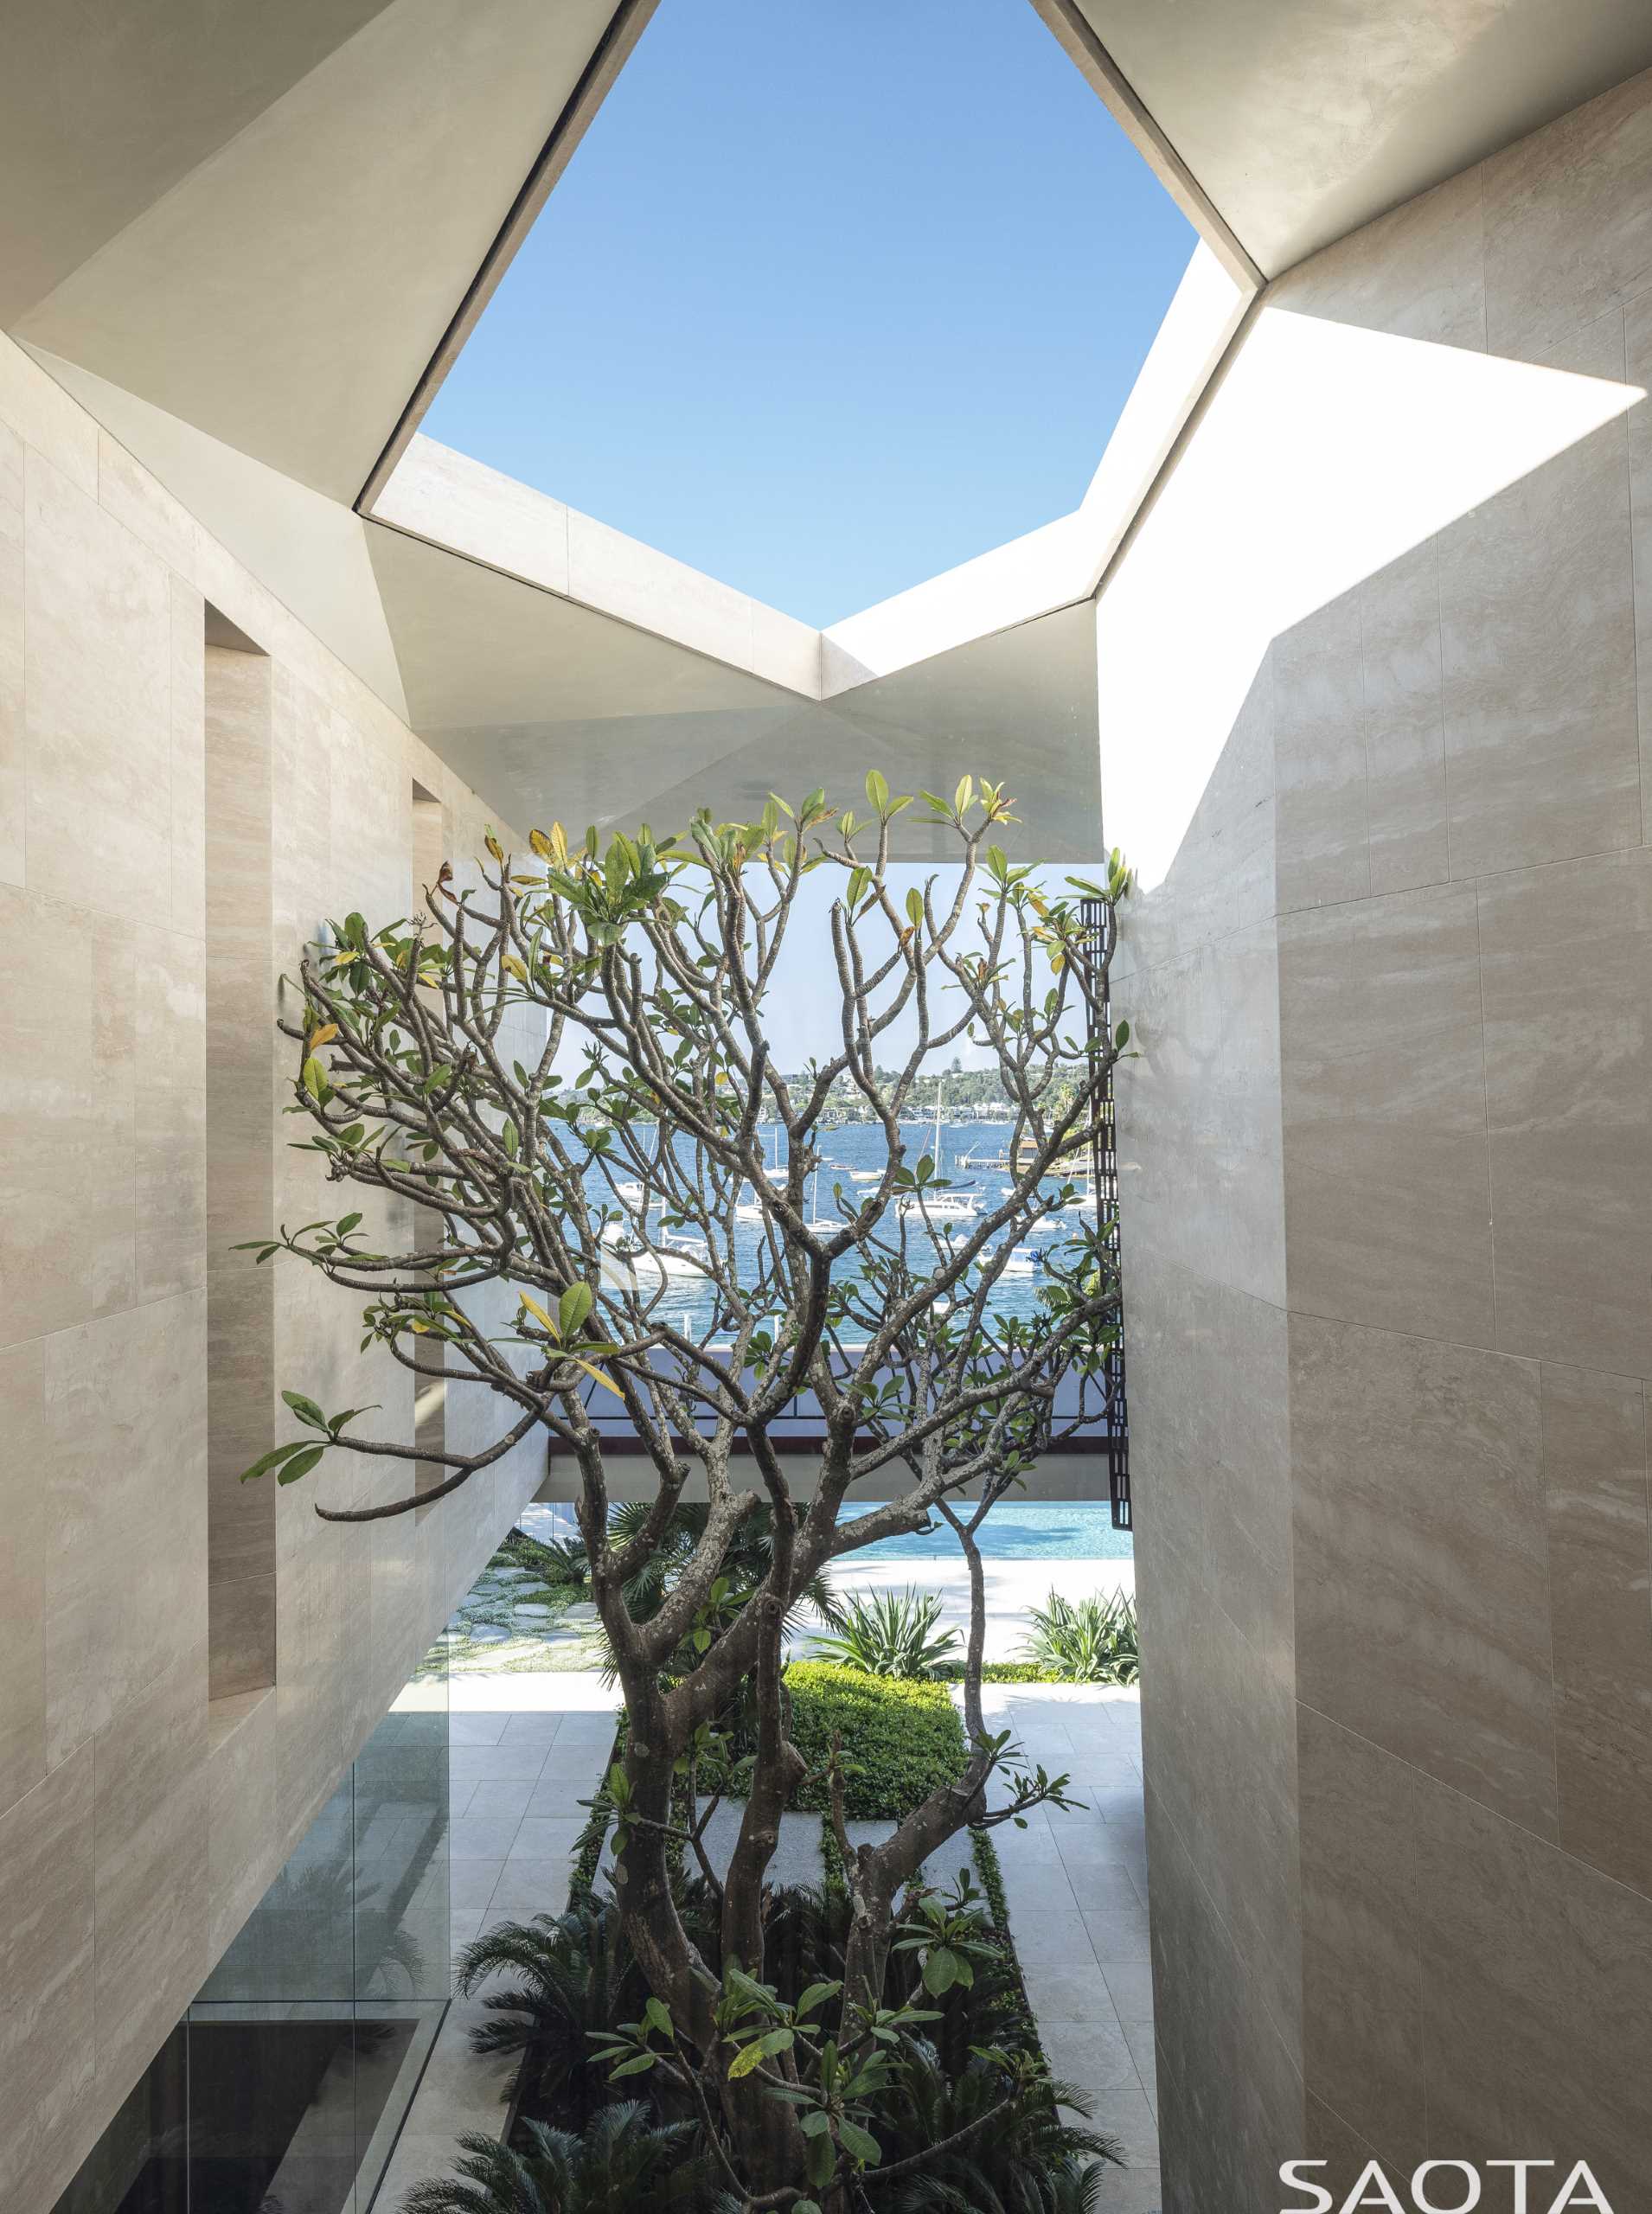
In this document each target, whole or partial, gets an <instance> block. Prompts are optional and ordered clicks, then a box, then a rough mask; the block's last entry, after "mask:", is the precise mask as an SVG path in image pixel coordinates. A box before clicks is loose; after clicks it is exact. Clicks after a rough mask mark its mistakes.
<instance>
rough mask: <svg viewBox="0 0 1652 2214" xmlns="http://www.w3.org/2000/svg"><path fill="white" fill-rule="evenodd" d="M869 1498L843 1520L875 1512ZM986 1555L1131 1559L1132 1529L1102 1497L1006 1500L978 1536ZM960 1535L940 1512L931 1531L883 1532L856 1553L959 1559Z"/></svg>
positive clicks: (871, 1556) (846, 1510)
mask: <svg viewBox="0 0 1652 2214" xmlns="http://www.w3.org/2000/svg"><path fill="white" fill-rule="evenodd" d="M871 1505H872V1503H871V1502H870V1501H866V1502H863V1503H862V1504H861V1505H860V1506H858V1507H844V1509H843V1520H845V1521H848V1520H850V1519H851V1518H852V1517H854V1516H855V1515H859V1514H867V1513H870V1512H871ZM976 1543H977V1545H979V1546H980V1548H981V1556H982V1558H983V1560H1129V1559H1130V1558H1131V1545H1130V1532H1129V1531H1128V1530H1115V1529H1114V1527H1113V1522H1112V1510H1111V1507H1108V1506H1107V1504H1106V1502H1105V1501H1101V1500H1059V1499H1052V1500H1043V1501H1037V1502H1034V1501H1032V1500H1025V1499H1022V1500H1012V1499H1007V1500H1004V1501H1002V1502H1001V1503H1000V1504H999V1505H998V1506H996V1507H994V1508H993V1510H992V1512H991V1513H990V1514H989V1515H988V1517H987V1519H986V1520H985V1522H983V1525H982V1526H981V1531H980V1534H979V1536H978V1537H977V1539H976ZM856 1558H857V1559H860V1560H863V1561H867V1560H956V1559H957V1558H959V1554H958V1541H957V1538H956V1537H955V1536H954V1535H953V1533H952V1532H951V1529H950V1528H949V1527H948V1526H947V1524H946V1523H944V1522H943V1521H941V1520H939V1519H938V1518H937V1520H936V1526H935V1527H934V1529H933V1530H932V1531H931V1532H930V1533H929V1534H928V1536H927V1537H924V1536H912V1537H905V1538H882V1539H880V1540H879V1541H878V1543H877V1544H876V1545H868V1547H867V1549H866V1551H865V1552H863V1553H860V1554H858V1555H856Z"/></svg>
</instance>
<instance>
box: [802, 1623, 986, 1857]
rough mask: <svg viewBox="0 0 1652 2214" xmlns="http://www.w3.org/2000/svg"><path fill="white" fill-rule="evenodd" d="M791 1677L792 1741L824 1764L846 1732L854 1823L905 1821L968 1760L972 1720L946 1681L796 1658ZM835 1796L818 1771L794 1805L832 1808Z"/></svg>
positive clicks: (846, 1795)
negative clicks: (964, 1718) (961, 1714)
mask: <svg viewBox="0 0 1652 2214" xmlns="http://www.w3.org/2000/svg"><path fill="white" fill-rule="evenodd" d="M785 1683H786V1689H787V1690H788V1691H789V1692H791V1740H792V1743H793V1744H795V1745H796V1746H797V1750H798V1751H799V1752H800V1753H801V1754H802V1755H803V1756H804V1759H805V1760H806V1761H807V1762H808V1763H809V1765H810V1769H815V1770H820V1769H824V1767H825V1764H826V1763H827V1761H828V1760H829V1757H830V1755H831V1750H832V1739H833V1737H835V1736H839V1737H842V1741H843V1768H844V1777H843V1811H844V1813H845V1814H847V1815H848V1817H849V1819H850V1820H852V1821H860V1820H868V1821H879V1820H882V1821H900V1820H902V1819H903V1818H904V1817H905V1816H906V1815H907V1814H911V1812H912V1808H914V1807H919V1806H921V1805H922V1804H923V1802H924V1801H925V1799H927V1798H928V1796H929V1795H930V1793H931V1792H932V1791H933V1790H934V1788H935V1787H936V1786H937V1784H939V1783H944V1782H946V1781H947V1780H948V1779H949V1777H951V1776H957V1773H958V1772H959V1770H960V1769H962V1768H963V1766H964V1759H965V1755H966V1747H965V1744H964V1724H963V1723H962V1722H961V1721H960V1720H959V1718H958V1712H957V1708H956V1707H955V1706H954V1705H953V1704H952V1702H951V1699H949V1698H948V1696H947V1694H946V1691H945V1688H944V1686H942V1685H940V1684H932V1683H923V1682H909V1681H904V1680H900V1679H898V1678H896V1677H893V1676H868V1675H864V1674H862V1673H861V1670H859V1669H858V1668H841V1667H836V1665H835V1664H834V1663H833V1662H831V1661H829V1660H794V1661H793V1662H792V1664H791V1667H789V1668H788V1669H787V1670H786V1675H785ZM792 1803H793V1804H794V1805H795V1806H797V1807H802V1808H807V1809H808V1810H810V1812H811V1813H815V1814H824V1813H825V1812H826V1811H827V1808H828V1805H829V1787H828V1785H827V1782H826V1779H825V1776H823V1774H815V1775H812V1776H810V1777H809V1778H808V1779H807V1780H806V1781H805V1782H804V1784H803V1785H802V1786H801V1788H799V1790H798V1793H797V1797H796V1799H795V1800H794V1801H793V1802H792Z"/></svg>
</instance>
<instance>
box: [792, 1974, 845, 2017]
mask: <svg viewBox="0 0 1652 2214" xmlns="http://www.w3.org/2000/svg"><path fill="white" fill-rule="evenodd" d="M842 1988H843V1987H842V1984H841V1983H811V1984H810V1987H809V1988H808V1990H807V1991H805V1992H804V1994H803V1996H802V1998H801V1999H799V2000H798V2001H797V2019H798V2020H799V2021H800V2022H801V2021H802V2020H804V2018H805V2017H806V2016H808V2015H810V2014H812V2013H813V2012H814V2011H815V2009H816V2006H821V2005H823V2003H824V2001H825V2000H828V1999H829V1998H831V1997H832V1996H833V1994H834V1993H836V1992H839V1991H841V1990H842Z"/></svg>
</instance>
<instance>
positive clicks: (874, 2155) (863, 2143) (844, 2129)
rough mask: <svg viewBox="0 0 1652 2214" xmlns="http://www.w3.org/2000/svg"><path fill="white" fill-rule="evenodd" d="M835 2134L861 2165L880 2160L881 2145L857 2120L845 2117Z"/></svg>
mask: <svg viewBox="0 0 1652 2214" xmlns="http://www.w3.org/2000/svg"><path fill="white" fill-rule="evenodd" d="M729 2072H730V2073H731V2074H733V2070H730V2071H729ZM837 2134H838V2136H839V2137H840V2138H841V2139H842V2144H843V2150H844V2151H845V2152H846V2153H853V2155H854V2156H855V2159H856V2160H858V2161H859V2162H860V2163H861V2166H862V2167H867V2168H875V2167H876V2166H877V2165H878V2163H879V2161H880V2160H882V2158H883V2147H881V2146H880V2144H879V2142H878V2140H877V2139H876V2138H875V2137H874V2136H872V2135H871V2134H870V2133H869V2132H868V2131H867V2130H864V2129H862V2128H861V2125H860V2123H859V2122H858V2121H849V2120H848V2118H847V2117H845V2119H844V2120H843V2121H840V2122H839V2123H838V2125H837Z"/></svg>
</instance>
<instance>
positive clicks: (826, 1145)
mask: <svg viewBox="0 0 1652 2214" xmlns="http://www.w3.org/2000/svg"><path fill="white" fill-rule="evenodd" d="M934 1129H935V1126H934V1123H933V1122H928V1123H903V1124H902V1125H901V1134H902V1136H903V1138H904V1139H905V1141H906V1160H907V1163H908V1166H915V1165H916V1164H917V1162H918V1161H919V1158H920V1156H921V1155H924V1154H925V1153H928V1152H930V1151H931V1150H932V1148H933V1145H934ZM1013 1135H1014V1131H1013V1128H1012V1126H1011V1125H1010V1124H1009V1123H944V1124H943V1126H942V1130H941V1152H940V1162H939V1168H940V1173H941V1174H942V1175H944V1177H945V1179H946V1181H947V1182H948V1183H949V1184H950V1185H951V1187H953V1188H955V1189H957V1190H961V1191H968V1192H970V1193H974V1195H975V1196H976V1199H977V1200H978V1201H979V1202H980V1205H981V1207H982V1210H983V1212H985V1211H988V1210H989V1209H990V1208H991V1207H993V1206H996V1204H997V1203H998V1202H999V1201H1000V1200H1002V1198H1003V1197H1004V1195H1005V1193H1007V1192H1008V1189H1009V1180H1008V1176H1007V1174H1005V1172H1004V1171H1003V1170H1002V1169H995V1168H986V1167H984V1166H983V1165H980V1164H983V1163H984V1162H985V1161H988V1160H989V1159H990V1158H993V1157H995V1156H997V1157H1002V1155H1003V1153H1004V1151H1005V1149H1006V1148H1007V1147H1008V1143H1009V1141H1010V1138H1011V1137H1012V1136H1013ZM775 1143H776V1141H775V1137H774V1134H773V1132H772V1130H770V1129H765V1134H764V1146H765V1156H766V1157H767V1158H768V1159H769V1160H770V1161H772V1160H773V1158H774V1151H775ZM819 1147H820V1151H821V1153H822V1154H823V1156H824V1159H823V1164H822V1168H821V1173H820V1176H819V1179H818V1181H817V1182H816V1184H815V1185H814V1186H813V1187H811V1189H810V1193H809V1206H810V1212H811V1213H814V1212H816V1211H817V1212H818V1213H820V1214H821V1215H823V1216H825V1215H832V1214H835V1213H837V1212H838V1204H839V1203H838V1202H837V1200H836V1199H835V1198H834V1194H833V1188H832V1187H833V1185H834V1183H839V1184H841V1185H842V1193H843V1200H844V1202H845V1203H846V1204H847V1205H848V1207H849V1209H850V1210H851V1211H852V1210H853V1208H854V1206H855V1205H856V1204H857V1203H858V1201H859V1200H861V1198H863V1197H864V1195H865V1190H866V1187H865V1186H863V1185H862V1186H859V1187H857V1186H856V1185H855V1183H854V1181H853V1179H852V1178H851V1176H850V1174H849V1172H850V1171H851V1170H852V1169H855V1168H880V1167H881V1166H882V1165H883V1163H884V1162H885V1161H887V1158H888V1152H887V1144H886V1142H885V1139H884V1136H883V1132H882V1130H881V1129H880V1128H879V1127H878V1126H877V1125H876V1124H874V1123H844V1124H842V1125H840V1126H839V1127H838V1128H837V1129H833V1130H826V1131H823V1132H821V1133H820V1136H819ZM970 1155H974V1156H975V1159H974V1161H971V1160H970ZM615 1173H616V1174H618V1175H621V1176H624V1175H629V1174H630V1173H631V1172H630V1171H629V1170H628V1169H626V1170H621V1169H618V1168H617V1169H616V1172H615ZM1048 1188H1049V1189H1050V1191H1051V1192H1052V1193H1053V1192H1054V1191H1055V1189H1056V1188H1057V1187H1056V1185H1055V1182H1054V1181H1053V1180H1052V1181H1051V1184H1050V1186H1049V1187H1048ZM586 1189H587V1191H588V1192H589V1193H591V1195H592V1198H593V1199H594V1198H598V1197H600V1196H605V1186H604V1184H603V1180H602V1179H601V1177H600V1176H599V1174H597V1172H596V1171H595V1170H594V1169H593V1170H592V1172H591V1173H590V1174H588V1175H587V1176H586ZM611 1203H612V1202H611V1200H609V1204H610V1205H611ZM655 1219H657V1218H655ZM1056 1220H1057V1222H1058V1223H1059V1225H1060V1229H1059V1230H1058V1231H1056V1232H1053V1234H1050V1235H1047V1236H1041V1237H1038V1238H1028V1239H1026V1240H1025V1241H1024V1243H1023V1250H1024V1251H1028V1252H1030V1253H1032V1254H1034V1255H1035V1256H1036V1257H1037V1259H1038V1263H1039V1265H1040V1267H1041V1264H1042V1260H1043V1257H1045V1255H1046V1254H1047V1253H1050V1252H1052V1251H1057V1250H1062V1251H1063V1253H1064V1257H1065V1248H1066V1243H1067V1239H1068V1238H1072V1237H1078V1236H1082V1234H1083V1233H1084V1232H1085V1231H1086V1230H1089V1229H1091V1228H1092V1227H1093V1226H1094V1223H1095V1211H1094V1205H1093V1202H1092V1201H1090V1200H1079V1202H1078V1203H1076V1204H1074V1205H1073V1206H1070V1207H1069V1208H1067V1209H1066V1210H1065V1211H1064V1212H1063V1213H1061V1214H1060V1215H1059V1216H1058V1217H1057V1218H1056ZM971 1227H972V1225H970V1223H967V1222H964V1223H960V1224H958V1225H955V1226H954V1230H953V1233H952V1234H953V1235H955V1236H957V1237H963V1236H966V1235H967V1234H968V1232H969V1231H970V1228H971ZM761 1236H762V1232H761V1229H760V1227H759V1226H758V1225H737V1226H736V1230H735V1255H736V1261H737V1264H738V1265H739V1266H740V1270H741V1273H742V1275H743V1276H744V1275H745V1274H746V1270H748V1269H749V1270H752V1273H753V1277H755V1275H756V1274H757V1273H758V1269H757V1264H758V1247H759V1240H760V1238H761ZM923 1237H924V1232H923V1231H922V1229H921V1226H920V1225H917V1224H915V1223H914V1225H913V1239H914V1244H915V1245H916V1244H917V1243H918V1241H919V1240H921V1239H922V1238H923ZM914 1258H916V1254H914ZM838 1271H839V1274H840V1276H841V1277H842V1278H844V1279H853V1278H854V1277H856V1276H858V1274H859V1261H858V1257H856V1255H855V1253H854V1252H853V1251H850V1252H849V1253H848V1254H846V1255H845V1256H844V1257H843V1258H842V1260H841V1261H840V1262H839V1264H838ZM1040 1282H1041V1276H1040V1274H1039V1273H1036V1272H1035V1273H1034V1274H1033V1275H1030V1276H1015V1277H1008V1276H1006V1277H1000V1278H999V1280H998V1282H997V1283H996V1284H995V1285H994V1287H993V1290H992V1295H991V1298H990V1300H989V1313H990V1314H992V1315H1000V1316H1004V1315H1018V1316H1020V1317H1021V1318H1022V1319H1023V1320H1031V1319H1033V1318H1034V1317H1035V1316H1036V1315H1038V1314H1039V1313H1040V1312H1041V1307H1040V1302H1039V1296H1038V1292H1039V1285H1040ZM659 1312H660V1313H661V1315H663V1317H665V1318H666V1319H668V1320H669V1321H672V1322H674V1323H676V1324H677V1325H678V1326H679V1327H680V1328H687V1329H688V1330H689V1331H691V1332H695V1333H699V1332H701V1331H703V1330H704V1329H705V1328H706V1327H707V1326H708V1323H709V1321H710V1319H711V1315H712V1312H713V1300H712V1295H711V1291H710V1288H709V1287H708V1285H707V1284H706V1283H704V1282H703V1281H701V1279H698V1278H696V1277H672V1278H671V1279H670V1280H669V1283H668V1284H667V1286H666V1288H665V1290H664V1291H663V1294H662V1296H661V1298H660V1302H659ZM949 1534H950V1533H949ZM1077 1557H1078V1558H1094V1556H1092V1555H1084V1556H1077Z"/></svg>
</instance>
